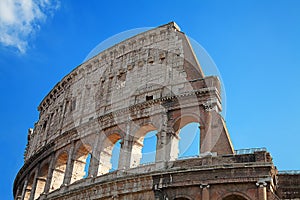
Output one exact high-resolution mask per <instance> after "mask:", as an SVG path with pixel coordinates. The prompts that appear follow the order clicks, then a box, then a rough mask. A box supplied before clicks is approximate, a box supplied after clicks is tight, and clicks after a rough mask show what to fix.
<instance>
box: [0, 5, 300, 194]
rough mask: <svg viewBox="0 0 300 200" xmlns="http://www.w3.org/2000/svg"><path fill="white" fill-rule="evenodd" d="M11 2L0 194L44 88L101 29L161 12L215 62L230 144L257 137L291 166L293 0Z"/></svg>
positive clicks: (2, 8) (296, 94) (0, 74)
mask: <svg viewBox="0 0 300 200" xmlns="http://www.w3.org/2000/svg"><path fill="white" fill-rule="evenodd" d="M15 2H17V0H1V2H0V81H1V84H0V89H1V98H0V106H1V120H0V121H1V134H0V147H1V152H2V153H1V172H2V173H1V178H0V180H1V181H0V199H12V184H13V180H14V178H15V175H16V173H17V172H18V170H19V169H20V167H21V166H22V164H23V153H24V148H25V145H26V142H27V141H26V139H27V129H28V128H30V127H33V125H34V122H35V121H37V119H38V112H37V106H38V105H39V103H40V101H41V100H42V99H43V97H44V96H45V95H46V94H47V93H48V92H49V91H50V89H51V88H52V87H53V86H54V85H55V84H56V83H57V82H58V81H59V80H60V79H61V78H62V77H64V76H65V75H66V74H67V73H69V72H70V71H71V70H72V69H73V68H74V67H76V66H78V65H79V64H80V63H82V61H83V60H84V59H85V57H86V56H87V55H88V53H89V52H90V51H91V50H92V49H93V48H94V47H95V46H97V45H98V44H99V43H100V42H102V41H104V40H105V39H107V38H108V37H111V36H113V35H115V34H118V33H120V32H122V31H126V30H130V29H133V28H141V27H155V26H159V25H162V24H165V23H168V22H170V21H175V22H176V23H177V24H178V25H179V26H180V27H181V29H182V31H183V32H185V33H186V34H187V35H189V36H190V37H192V38H193V39H195V40H196V41H197V42H198V43H200V44H201V45H202V46H203V47H204V48H205V49H206V51H207V52H208V53H209V54H210V56H211V57H212V59H213V61H214V62H215V63H216V65H217V66H218V69H219V71H220V74H221V76H222V80H223V82H224V85H225V88H226V116H225V119H226V122H227V126H228V130H229V132H230V135H231V139H232V141H233V144H234V147H235V148H236V149H241V148H250V147H266V148H267V149H268V150H269V151H270V152H271V154H272V156H273V158H274V163H275V165H276V166H277V167H278V168H279V169H280V170H287V169H300V159H299V155H300V145H299V140H300V134H299V133H300V126H299V124H300V106H299V102H300V89H299V87H300V78H299V75H300V67H299V66H300V59H299V58H300V48H299V47H300V39H299V35H300V12H299V9H300V1H296V0H277V1H274V0H272V1H271V0H270V1H268V0H263V1H261V0H248V1H246V0H245V1H238V0H227V1H222V0H219V1H216V0H201V1H174V0H172V1H169V0H167V1H155V0H153V1H97V0H76V1H73V0H60V1H59V0H56V1H55V0H53V1H47V0H41V1H36V0H26V1H25V0H24V1H23V4H16V3H15ZM200 62H201V61H200Z"/></svg>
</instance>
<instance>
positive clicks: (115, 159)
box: [109, 139, 122, 172]
mask: <svg viewBox="0 0 300 200" xmlns="http://www.w3.org/2000/svg"><path fill="white" fill-rule="evenodd" d="M121 141H122V140H121V139H119V140H118V141H117V142H116V143H115V145H114V147H113V150H112V155H111V159H110V163H111V168H110V170H109V172H113V171H115V170H117V169H118V166H119V157H120V149H121Z"/></svg>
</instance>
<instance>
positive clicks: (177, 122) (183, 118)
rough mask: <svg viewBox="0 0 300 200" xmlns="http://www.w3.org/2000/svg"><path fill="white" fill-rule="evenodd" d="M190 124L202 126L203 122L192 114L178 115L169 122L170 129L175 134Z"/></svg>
mask: <svg viewBox="0 0 300 200" xmlns="http://www.w3.org/2000/svg"><path fill="white" fill-rule="evenodd" d="M192 122H197V123H199V124H203V120H202V119H201V118H200V116H198V115H196V114H194V113H189V114H184V115H180V116H178V117H177V118H175V119H174V120H173V121H172V122H171V127H172V128H173V130H174V131H175V132H178V131H179V130H180V129H181V128H182V127H184V126H185V125H187V124H189V123H192Z"/></svg>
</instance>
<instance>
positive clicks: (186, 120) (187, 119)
mask: <svg viewBox="0 0 300 200" xmlns="http://www.w3.org/2000/svg"><path fill="white" fill-rule="evenodd" d="M191 123H197V124H198V126H199V127H200V124H201V118H200V116H197V115H196V114H194V113H190V114H185V115H180V116H179V117H177V118H175V119H174V120H173V121H172V124H171V127H172V130H173V131H174V134H175V135H176V136H177V140H174V144H173V145H172V147H171V148H172V150H171V152H173V154H172V155H173V156H175V159H177V158H178V156H179V153H180V150H179V145H180V142H181V138H180V137H179V134H180V131H181V129H182V128H184V127H186V126H189V125H190V124H191ZM183 134H186V133H183ZM183 136H184V135H183ZM184 137H185V136H184ZM199 138H200V136H199ZM191 139H193V138H191ZM199 140H200V139H199ZM189 142H190V143H192V142H193V141H189ZM196 142H198V148H199V152H200V141H196ZM186 148H188V146H187V147H186Z"/></svg>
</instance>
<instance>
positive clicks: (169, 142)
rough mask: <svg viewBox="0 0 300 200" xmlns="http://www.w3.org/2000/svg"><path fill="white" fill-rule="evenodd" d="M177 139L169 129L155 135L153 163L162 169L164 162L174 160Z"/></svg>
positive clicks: (176, 155) (176, 154) (176, 152)
mask: <svg viewBox="0 0 300 200" xmlns="http://www.w3.org/2000/svg"><path fill="white" fill-rule="evenodd" d="M178 140H179V137H178V136H177V135H176V133H175V131H174V130H173V129H172V128H171V127H165V126H163V128H162V129H161V130H160V131H159V132H158V133H157V144H156V158H155V162H156V163H157V164H158V165H162V166H161V167H164V166H165V165H166V162H168V161H172V160H176V159H177V157H178V152H179V151H178ZM158 167H160V166H158Z"/></svg>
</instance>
